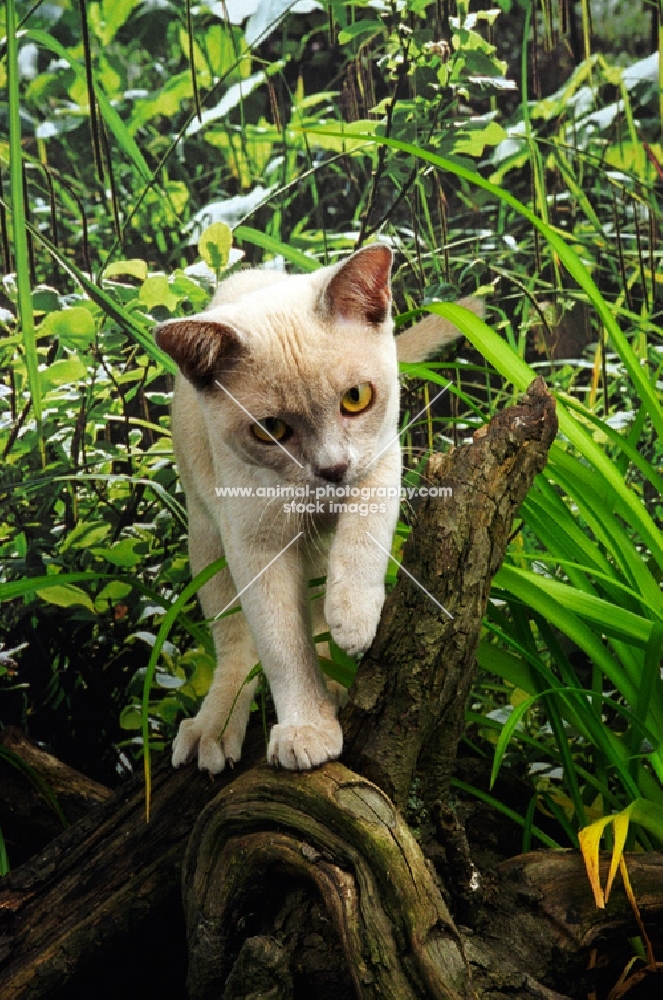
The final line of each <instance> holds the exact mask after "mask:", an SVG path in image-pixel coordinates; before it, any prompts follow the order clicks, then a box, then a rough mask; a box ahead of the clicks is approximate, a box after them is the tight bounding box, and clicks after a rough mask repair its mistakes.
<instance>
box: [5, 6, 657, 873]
mask: <svg viewBox="0 0 663 1000" xmlns="http://www.w3.org/2000/svg"><path fill="white" fill-rule="evenodd" d="M0 34H1V35H2V36H4V39H3V40H2V41H1V42H0V46H1V50H0V88H5V89H6V93H7V100H6V101H3V102H2V104H0V123H1V126H2V128H1V131H0V252H1V253H2V256H3V271H4V275H3V278H2V287H1V289H0V325H1V327H2V331H3V338H2V340H1V341H0V353H1V354H2V371H3V375H2V380H1V382H0V451H1V453H2V470H1V473H0V492H1V499H2V508H1V511H0V555H1V561H2V567H1V570H0V574H1V575H0V598H1V599H2V602H3V603H2V605H1V606H0V623H1V628H2V634H3V642H4V648H3V649H2V650H1V651H0V690H1V691H2V700H3V722H5V723H6V722H9V721H12V722H14V723H16V724H18V725H20V726H21V727H22V728H23V729H25V730H26V731H27V732H28V733H29V734H30V735H31V736H32V737H33V738H34V739H36V740H38V741H40V742H42V743H43V744H45V745H46V746H47V747H48V748H49V749H50V750H51V751H52V752H53V753H54V754H55V755H56V756H57V757H60V758H61V759H63V760H65V761H67V762H68V763H69V764H71V765H72V766H74V767H76V768H78V769H79V770H80V771H82V772H84V773H85V774H87V775H89V776H91V777H94V778H95V779H97V780H99V781H102V782H104V783H105V784H107V785H111V786H113V785H116V784H117V783H118V782H119V781H121V780H122V779H123V778H124V777H125V776H126V775H127V774H128V773H129V772H131V771H132V770H134V769H135V768H136V767H137V766H138V767H140V766H141V763H140V760H141V757H142V758H145V759H146V760H148V761H149V757H150V754H154V752H156V751H158V750H159V749H161V748H163V747H164V746H165V745H166V744H167V743H168V741H169V740H170V739H171V737H172V735H173V733H174V731H175V726H176V721H177V719H178V718H179V717H180V716H181V714H182V713H183V712H188V713H193V712H194V711H195V708H196V705H197V703H198V701H199V700H200V698H201V697H202V695H203V694H204V692H205V690H206V688H207V686H208V684H209V681H210V677H211V673H212V670H213V658H212V649H211V644H210V638H209V635H208V632H207V630H206V628H205V624H204V623H203V622H201V620H200V612H199V609H198V606H197V603H196V598H195V591H196V589H197V584H196V583H195V582H194V585H193V586H187V585H188V584H189V580H190V574H189V567H188V561H187V555H186V518H185V512H184V508H183V495H182V493H181V489H180V487H179V484H178V481H177V475H176V469H175V467H174V465H173V456H172V448H171V439H170V433H169V423H168V404H169V399H170V391H171V388H172V374H173V372H172V363H171V362H170V359H168V358H167V357H165V356H164V355H162V354H161V353H160V352H159V350H158V349H157V348H156V346H155V345H154V344H153V342H152V338H151V332H150V331H151V328H152V326H153V325H154V323H155V322H157V321H160V320H163V319H166V318H168V317H171V316H175V315H181V314H185V313H191V312H197V311H199V310H201V309H202V308H204V307H205V305H206V304H207V302H208V301H209V297H210V295H211V293H212V292H213V289H214V287H215V285H216V283H217V281H218V280H220V279H221V278H222V277H223V275H224V274H226V273H227V272H228V271H229V270H230V269H232V268H234V267H237V266H240V265H241V264H247V263H248V264H253V265H256V264H265V265H266V266H270V267H283V266H288V267H290V268H292V269H295V270H297V269H303V270H313V269H315V268H316V267H319V266H321V265H323V264H326V263H329V262H333V261H334V260H337V259H339V258H340V257H341V256H342V255H344V254H347V253H348V252H350V251H351V250H352V249H354V248H355V247H357V246H358V245H361V244H362V243H365V242H366V241H368V240H372V239H375V238H376V237H379V238H381V239H386V240H388V241H389V242H390V243H391V245H392V246H393V248H394V250H395V252H396V268H395V274H394V296H395V304H396V312H397V314H398V315H399V322H407V320H408V319H409V318H411V314H412V310H414V309H417V308H419V307H422V306H425V307H429V308H433V309H435V308H439V309H441V310H443V309H444V308H445V306H444V303H445V302H447V301H448V300H454V299H456V298H457V297H459V295H461V294H468V293H476V292H478V293H479V294H481V295H483V296H485V298H486V303H487V320H488V323H489V326H487V325H485V324H484V323H482V322H481V321H479V320H476V319H474V318H469V319H468V320H467V324H466V328H465V329H464V330H463V332H464V333H465V334H466V339H465V340H464V341H461V343H460V346H459V347H458V348H457V349H455V350H454V352H453V354H452V355H450V356H449V357H447V358H446V359H444V360H441V361H438V362H435V363H431V364H428V365H404V366H403V399H404V412H403V426H405V424H407V423H408V421H409V419H410V416H411V415H412V414H414V413H416V412H417V409H415V407H418V408H419V409H420V408H421V406H422V405H423V402H422V401H426V402H427V401H429V400H430V399H431V398H432V397H433V396H434V395H435V394H436V392H438V391H439V389H438V387H443V386H446V385H447V384H449V390H448V392H446V393H445V394H444V396H443V397H442V399H441V400H440V401H439V403H437V404H435V406H434V407H432V408H431V410H430V411H428V413H427V414H426V416H425V417H423V418H422V419H421V421H420V422H419V423H418V424H417V425H415V426H414V427H413V428H410V429H409V430H408V431H407V433H406V434H405V435H404V438H403V442H404V450H405V454H406V466H407V474H406V479H407V482H408V483H409V484H416V482H417V481H418V479H419V478H420V476H421V475H422V470H423V467H424V465H425V460H426V456H427V454H428V453H429V451H430V449H431V448H435V449H438V450H440V449H441V450H445V449H447V448H449V447H451V446H452V445H454V444H456V443H458V442H461V441H464V440H466V439H468V438H469V437H470V436H471V434H472V432H473V430H475V429H476V428H477V427H478V426H480V425H481V424H482V423H483V422H486V421H487V420H489V419H490V416H491V414H492V413H493V412H494V411H495V410H496V409H499V408H501V407H503V406H504V405H505V404H506V403H507V402H508V401H509V399H511V398H512V397H514V396H515V395H516V394H517V393H518V392H519V391H522V390H523V389H524V388H525V387H526V386H527V385H528V384H529V382H530V381H531V379H532V378H533V377H534V375H535V374H543V375H544V376H545V378H546V380H547V382H548V385H549V386H550V388H551V390H552V391H553V392H554V394H555V396H556V399H557V402H558V412H559V417H560V434H559V437H558V440H557V442H556V444H555V445H554V446H553V449H552V451H551V454H550V461H549V465H548V467H547V469H546V471H545V473H544V474H542V475H541V476H540V477H539V478H538V480H537V482H536V484H535V487H534V488H533V489H532V491H531V492H530V494H529V496H528V498H527V501H526V503H525V504H524V505H523V508H522V511H521V520H520V522H519V524H518V526H517V529H516V530H515V531H514V535H513V538H512V540H511V543H510V546H509V551H508V555H507V559H506V562H505V564H504V566H503V568H502V569H501V570H500V572H499V574H498V576H497V577H496V580H495V584H494V587H493V590H492V595H491V601H490V603H489V609H488V612H487V615H486V619H485V622H484V626H485V628H484V635H483V639H482V642H481V645H480V648H479V664H480V668H481V669H480V673H479V675H478V679H477V682H476V685H475V688H474V691H473V694H472V698H471V700H470V702H469V704H468V706H467V732H466V736H465V740H464V744H463V748H462V754H463V755H464V756H465V758H467V759H468V760H470V761H473V762H475V763H476V762H479V763H481V764H482V765H485V767H483V769H481V768H479V769H478V770H477V769H476V768H475V770H474V771H471V772H470V771H464V770H463V768H462V767H461V768H460V769H459V775H458V777H457V778H456V787H457V791H458V793H459V794H462V795H464V796H465V797H467V796H469V797H474V798H475V799H477V798H478V799H480V800H483V801H484V802H488V803H489V804H490V805H491V807H492V808H494V809H497V810H499V811H501V812H502V813H503V814H504V815H505V816H507V817H508V818H509V820H510V821H511V822H512V823H513V824H514V828H515V829H516V830H517V839H518V845H519V846H520V847H522V849H523V850H527V849H528V848H529V846H530V845H533V844H536V843H546V844H548V845H561V846H577V845H578V831H579V830H580V829H582V828H583V827H586V826H587V825H588V824H590V823H592V822H593V821H598V820H601V818H602V817H607V816H609V815H611V814H613V813H616V812H619V811H621V810H624V809H627V808H628V809H630V813H629V814H628V815H630V817H631V818H632V820H633V821H634V824H633V825H632V826H631V828H630V831H629V840H628V845H629V846H630V847H634V846H638V845H639V846H640V847H643V848H647V847H651V846H652V845H654V846H655V845H657V844H658V845H660V841H661V840H663V819H662V817H663V792H662V790H661V778H662V777H663V751H662V750H661V741H662V739H663V683H662V682H661V669H660V662H661V649H662V646H663V596H662V594H661V588H660V583H661V575H662V571H663V542H662V536H661V532H660V528H661V517H662V515H663V506H662V504H661V499H660V494H661V483H662V479H661V475H660V467H661V456H662V451H663V449H662V446H661V440H660V432H661V430H662V429H663V411H662V409H661V405H660V391H659V390H660V387H661V384H662V383H661V366H662V364H663V339H662V337H661V325H660V324H661V314H662V296H661V281H662V280H663V279H662V277H661V268H660V259H661V242H660V241H661V190H662V182H663V148H662V146H661V102H662V101H663V98H662V97H661V93H662V91H661V76H660V74H661V64H660V59H659V52H660V45H661V40H662V39H663V35H662V34H661V17H660V6H659V3H658V0H655V2H644V3H642V4H633V3H629V2H619V0H582V2H578V3H574V2H573V0H540V2H537V3H530V2H529V0H518V2H516V0H497V2H496V3H495V5H494V6H491V5H490V4H488V3H485V2H477V0H472V3H468V2H466V0H456V2H454V0H385V2H381V0H371V2H370V3H369V2H362V0H352V2H345V0H320V2H317V0H297V2H294V3H292V2H291V3H288V2H284V0H225V2H223V0H205V2H203V3H200V4H192V3H190V2H189V0H187V2H185V3H175V2H169V0H99V2H87V0H49V2H42V0H37V2H35V3H23V2H15V0H6V3H5V6H4V9H3V11H0ZM410 515H411V512H410V511H409V510H408V509H407V507H404V509H403V518H402V523H401V524H400V525H399V530H398V533H397V536H396V538H395V541H394V553H395V555H396V556H397V555H398V553H399V551H400V547H401V546H402V543H403V540H404V539H405V537H406V536H407V533H408V531H409V528H408V521H409V519H410ZM334 661H335V662H334V663H333V664H330V663H328V662H327V663H325V669H327V670H328V671H330V672H331V673H333V674H334V675H335V676H337V677H338V678H340V679H343V680H344V681H345V682H346V683H348V682H349V681H350V680H351V678H352V673H353V669H354V665H353V663H352V662H351V661H350V660H349V659H348V658H347V657H345V656H343V654H341V652H340V651H339V650H335V651H334ZM146 751H147V753H146ZM500 769H501V775H502V777H507V778H512V779H513V781H512V782H511V783H510V782H509V781H508V780H502V781H501V782H500V781H499V779H498V782H497V784H496V785H495V787H494V788H492V787H491V786H492V784H493V783H494V782H495V779H496V778H497V777H498V771H500ZM469 773H472V774H475V775H477V777H476V779H468V774H469ZM514 789H515V791H514ZM410 805H411V813H410V822H411V823H412V825H413V826H415V827H416V825H417V823H418V822H419V820H420V818H421V817H420V816H419V814H418V801H417V796H416V789H413V794H412V799H411V803H410ZM635 821H637V822H635ZM599 828H600V829H602V825H600V827H599ZM20 859H21V853H20V845H13V844H10V845H7V846H5V845H4V842H3V841H2V839H1V838H0V864H1V865H2V868H3V869H4V870H7V868H8V865H9V864H10V863H14V864H16V863H18V862H19V861H20Z"/></svg>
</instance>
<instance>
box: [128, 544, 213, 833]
mask: <svg viewBox="0 0 663 1000" xmlns="http://www.w3.org/2000/svg"><path fill="white" fill-rule="evenodd" d="M225 566H226V560H225V559H216V560H215V561H214V562H213V563H210V564H209V566H206V567H205V569H203V570H201V571H200V573H198V574H197V576H195V577H194V578H193V580H192V581H191V583H189V584H187V586H186V587H185V588H184V590H183V591H182V593H181V594H180V595H179V597H178V598H177V599H176V600H174V601H173V603H172V604H171V605H170V607H169V608H168V611H167V612H166V614H165V615H164V618H163V621H162V622H161V625H160V626H159V631H158V632H157V637H156V640H155V642H154V645H153V647H152V653H151V654H150V659H149V661H148V664H147V669H146V671H145V680H144V682H143V700H142V708H141V715H142V733H143V766H144V773H145V818H146V820H148V821H149V818H150V802H151V797H152V772H151V766H150V717H149V703H150V692H151V690H152V681H153V680H154V674H155V671H156V668H157V662H158V660H159V656H160V654H161V650H162V648H163V644H164V642H165V641H166V639H167V638H168V634H169V632H170V630H171V628H172V627H173V624H174V622H175V620H176V618H177V616H178V615H179V613H180V611H181V610H182V608H183V607H184V606H185V604H187V603H188V602H189V601H190V600H191V598H192V597H193V596H194V594H196V593H197V592H198V591H199V590H200V588H201V587H202V586H203V585H204V584H206V583H207V581H208V580H211V579H212V577H213V576H216V574H217V573H219V572H220V571H221V570H222V569H224V568H225Z"/></svg>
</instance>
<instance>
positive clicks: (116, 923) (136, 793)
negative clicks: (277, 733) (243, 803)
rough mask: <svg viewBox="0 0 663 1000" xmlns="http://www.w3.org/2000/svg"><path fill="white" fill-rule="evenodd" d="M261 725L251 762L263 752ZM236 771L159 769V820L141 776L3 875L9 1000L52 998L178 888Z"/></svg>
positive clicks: (0, 919)
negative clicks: (210, 810)
mask: <svg viewBox="0 0 663 1000" xmlns="http://www.w3.org/2000/svg"><path fill="white" fill-rule="evenodd" d="M264 753H265V746H264V738H263V735H262V728H261V727H260V726H259V725H258V726H253V727H252V730H251V733H250V735H249V737H247V745H246V748H245V759H246V760H247V762H248V764H249V765H250V764H255V763H257V762H258V761H259V760H262V759H264ZM234 777H235V775H234V774H233V772H232V771H226V772H225V773H224V774H222V775H219V776H218V777H217V778H216V779H215V781H211V780H210V778H209V776H208V775H207V774H201V773H199V772H198V771H197V770H196V769H195V768H183V769H180V770H179V771H174V770H173V769H172V768H171V766H170V761H168V760H167V759H165V757H164V758H163V759H162V760H161V761H160V762H159V764H158V765H157V766H156V767H155V768H154V775H153V783H152V808H151V818H150V822H149V823H147V822H146V820H145V787H144V784H143V780H142V777H136V778H135V779H133V780H132V781H130V782H129V783H128V784H127V785H125V786H123V787H122V788H120V789H119V790H118V791H117V792H115V793H114V794H113V795H112V797H111V798H110V799H109V800H108V801H106V802H104V803H103V804H100V805H98V806H96V807H95V808H94V809H92V810H91V811H90V813H89V814H88V815H87V816H85V817H84V818H83V819H81V820H80V821H79V822H78V823H76V825H75V826H72V827H71V828H70V829H68V830H66V831H65V832H64V833H62V834H60V836H59V837H58V838H57V839H56V840H54V841H53V842H52V843H51V844H49V846H48V847H47V848H46V849H45V851H44V852H43V853H42V854H40V855H38V856H37V857H35V858H33V859H31V860H30V861H29V862H28V863H26V864H24V865H22V866H21V867H20V868H18V869H17V870H16V871H15V872H13V873H12V874H11V875H9V876H8V877H7V878H5V879H3V880H2V881H1V882H0V1000H20V998H23V997H30V998H36V997H50V996H52V995H53V992H54V991H55V990H56V989H57V988H58V987H61V986H64V985H65V984H66V983H67V982H68V981H69V980H70V979H71V977H72V976H74V975H75V974H76V973H77V971H78V970H79V969H80V967H81V964H84V963H86V962H87V961H88V960H89V957H90V956H91V955H94V953H95V952H96V951H99V950H101V949H105V948H108V947H110V946H111V945H112V943H113V942H119V941H121V940H122V938H123V937H124V936H126V935H127V934H128V933H129V931H131V930H132V928H135V927H136V926H137V925H139V924H140V922H141V920H143V919H144V918H145V917H146V916H147V914H148V913H149V912H150V910H152V909H154V908H155V907H158V906H159V905H160V903H162V902H163V901H164V900H165V899H166V898H167V897H168V895H169V894H170V893H171V892H172V890H173V889H177V888H178V887H179V882H180V877H181V865H182V860H183V857H184V849H185V846H186V839H187V837H188V836H189V834H190V832H191V830H192V828H193V824H194V822H195V820H196V818H197V817H198V815H199V814H200V812H201V810H202V808H203V807H204V806H205V804H206V803H207V802H209V800H210V799H211V798H212V797H213V796H214V795H216V793H217V792H218V791H219V789H220V788H222V787H223V786H224V785H226V784H228V783H230V782H231V781H232V780H233V778H234Z"/></svg>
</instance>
